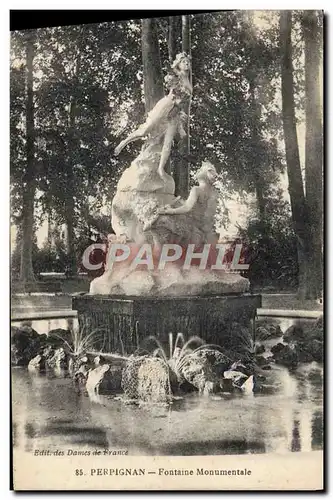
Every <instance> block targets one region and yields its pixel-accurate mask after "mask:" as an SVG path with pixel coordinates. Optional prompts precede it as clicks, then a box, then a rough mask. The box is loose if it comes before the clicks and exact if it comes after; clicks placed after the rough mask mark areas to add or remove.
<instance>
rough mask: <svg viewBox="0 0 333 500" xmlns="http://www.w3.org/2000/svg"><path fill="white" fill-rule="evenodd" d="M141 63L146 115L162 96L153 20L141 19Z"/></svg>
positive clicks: (156, 35) (155, 29)
mask: <svg viewBox="0 0 333 500" xmlns="http://www.w3.org/2000/svg"><path fill="white" fill-rule="evenodd" d="M141 37H142V63H143V82H144V96H145V105H146V106H145V107H146V113H148V112H149V111H150V110H151V109H152V108H153V107H154V106H155V104H156V103H157V102H158V101H159V100H160V99H162V97H163V96H164V89H163V75H162V68H161V60H160V49H159V43H158V34H157V26H156V21H155V19H142V35H141Z"/></svg>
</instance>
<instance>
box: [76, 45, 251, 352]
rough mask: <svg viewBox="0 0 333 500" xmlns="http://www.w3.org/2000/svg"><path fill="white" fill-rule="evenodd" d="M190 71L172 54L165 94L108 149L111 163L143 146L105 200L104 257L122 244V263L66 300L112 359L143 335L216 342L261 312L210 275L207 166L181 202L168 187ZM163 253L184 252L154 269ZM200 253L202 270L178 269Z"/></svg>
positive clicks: (221, 276)
mask: <svg viewBox="0 0 333 500" xmlns="http://www.w3.org/2000/svg"><path fill="white" fill-rule="evenodd" d="M190 70H191V68H190V58H189V57H188V56H187V55H186V54H185V53H181V54H178V55H177V57H176V59H175V61H174V63H173V64H172V66H171V70H170V73H169V74H168V75H167V77H166V79H165V80H166V84H167V86H168V88H169V92H168V94H167V95H166V96H165V97H163V98H162V99H161V100H160V101H159V102H157V104H156V105H155V107H154V108H153V109H152V110H151V111H150V112H149V113H148V116H147V119H146V121H145V123H144V124H142V125H141V126H140V127H139V128H138V129H137V130H135V131H134V132H132V133H131V134H130V135H129V136H128V137H127V138H126V139H124V140H123V141H122V142H121V143H120V144H119V145H118V147H117V148H116V150H115V154H116V155H119V154H120V153H121V151H122V149H123V148H124V147H126V145H127V144H129V143H130V142H133V141H136V140H138V139H141V140H143V141H144V142H143V146H142V149H141V152H140V154H139V155H138V156H137V157H136V158H135V159H134V161H133V162H132V163H131V165H130V166H129V168H127V169H126V170H125V171H124V172H123V174H122V175H121V177H120V179H119V182H118V185H117V191H116V194H115V196H114V198H113V201H112V227H113V230H114V231H115V233H116V234H115V236H114V237H113V239H112V240H111V241H110V245H109V252H110V251H111V250H110V249H111V248H112V245H118V246H119V245H120V246H122V245H125V246H127V248H129V249H130V251H129V255H128V258H126V259H125V260H121V262H116V263H115V262H113V261H112V263H111V265H110V263H109V264H108V263H107V266H106V270H105V272H104V274H103V275H102V276H100V277H98V278H95V279H94V280H93V281H92V282H91V285H90V293H89V294H86V295H83V296H80V297H74V298H73V308H74V309H77V310H78V315H79V323H80V324H81V325H83V324H84V325H85V326H86V327H87V326H88V328H95V329H104V330H105V331H106V332H107V333H108V345H107V349H108V350H111V351H113V352H115V351H117V350H118V351H119V350H122V351H123V350H126V351H127V352H131V351H132V352H133V350H135V348H137V347H138V344H139V343H140V340H141V339H142V337H144V336H146V335H156V336H158V337H159V338H160V340H161V341H162V342H163V341H166V340H167V337H168V335H169V333H170V332H174V333H175V334H176V333H177V332H183V333H184V334H185V335H200V336H201V337H203V338H204V339H205V340H209V341H214V343H217V344H221V342H222V343H223V342H225V341H226V339H227V338H229V337H230V335H228V332H229V333H230V332H231V331H232V330H234V329H235V322H237V323H238V324H243V325H246V326H248V325H249V322H250V321H251V320H252V319H253V318H254V316H255V313H256V308H257V307H259V306H260V296H255V295H250V294H248V293H246V292H247V291H248V289H249V282H248V280H247V279H246V278H243V277H242V276H240V275H239V274H235V273H228V272H226V271H225V270H221V269H216V267H218V266H216V265H215V263H216V257H217V253H218V251H217V247H216V245H217V244H218V237H217V235H216V233H215V231H214V217H215V212H216V208H217V201H218V196H217V191H216V189H215V187H214V182H215V180H216V175H217V173H216V170H215V167H214V166H213V165H212V164H211V163H210V162H209V161H206V162H203V164H202V166H201V167H200V168H199V169H198V170H197V172H196V181H197V185H196V186H194V187H192V189H191V191H190V193H189V196H188V198H187V199H186V200H183V199H181V198H180V197H176V196H175V182H174V180H173V178H172V176H171V175H169V174H168V173H167V172H166V171H165V167H166V164H167V162H168V159H169V157H170V152H171V147H172V144H173V142H174V139H175V138H176V137H177V136H179V137H180V138H184V136H186V132H185V129H186V123H187V120H188V115H187V112H188V109H189V103H190V100H191V97H192V86H191V83H190V77H189V76H190ZM165 245H169V246H170V247H173V246H175V245H178V246H180V247H181V249H182V250H183V251H182V254H181V256H180V258H178V259H177V260H174V261H171V262H170V261H169V262H167V263H166V264H165V265H164V266H162V267H161V266H158V265H157V262H159V257H160V256H161V252H162V251H163V247H164V246H165ZM207 245H208V246H209V251H208V254H207V255H206V258H205V265H204V266H200V262H201V261H200V259H199V258H198V255H197V256H196V255H194V257H197V259H195V258H193V259H192V260H191V265H190V266H187V268H186V266H184V265H183V264H184V259H185V255H186V253H187V251H188V250H189V249H191V251H192V254H193V252H195V253H200V252H201V253H202V252H203V250H204V249H207ZM143 246H145V248H147V247H148V248H149V246H150V247H151V248H152V249H153V250H152V257H153V266H151V265H147V264H145V263H143V262H144V261H142V260H141V261H140V262H141V265H138V266H133V260H134V259H135V256H136V255H137V253H138V251H139V250H140V248H142V247H143ZM164 252H165V250H164ZM163 255H165V253H164V254H163ZM202 255H203V254H202ZM170 260H171V259H170ZM202 267H204V268H202Z"/></svg>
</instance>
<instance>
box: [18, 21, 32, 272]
mask: <svg viewBox="0 0 333 500" xmlns="http://www.w3.org/2000/svg"><path fill="white" fill-rule="evenodd" d="M34 57H35V32H34V31H33V30H29V31H28V32H27V34H26V112H25V118H26V123H25V127H26V128H25V132H26V169H25V172H24V176H23V186H22V187H23V195H22V226H21V227H22V245H21V267H20V280H21V281H22V282H31V281H34V280H35V277H34V272H33V267H32V236H33V233H34V201H35V193H36V177H35V130H34V90H33V83H34Z"/></svg>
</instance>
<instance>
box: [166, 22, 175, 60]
mask: <svg viewBox="0 0 333 500" xmlns="http://www.w3.org/2000/svg"><path fill="white" fill-rule="evenodd" d="M168 53H169V63H170V64H171V63H172V62H173V61H174V59H175V57H176V53H177V17H176V16H169V35H168Z"/></svg>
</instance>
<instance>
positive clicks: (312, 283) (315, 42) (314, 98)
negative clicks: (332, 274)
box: [301, 10, 323, 298]
mask: <svg viewBox="0 0 333 500" xmlns="http://www.w3.org/2000/svg"><path fill="white" fill-rule="evenodd" d="M301 22H302V28H303V36H304V42H305V125H306V137H305V189H306V202H307V206H308V211H309V229H310V234H309V237H310V241H311V248H310V250H311V253H312V255H311V260H310V262H308V265H307V288H308V292H307V294H311V295H312V296H313V297H314V298H319V297H321V293H322V286H323V283H322V282H323V259H322V245H323V145H322V141H323V133H322V122H321V99H320V87H321V84H320V28H319V19H318V16H317V12H316V11H311V10H309V11H305V12H304V13H303V15H302V21H301Z"/></svg>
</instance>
